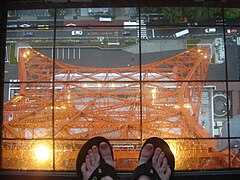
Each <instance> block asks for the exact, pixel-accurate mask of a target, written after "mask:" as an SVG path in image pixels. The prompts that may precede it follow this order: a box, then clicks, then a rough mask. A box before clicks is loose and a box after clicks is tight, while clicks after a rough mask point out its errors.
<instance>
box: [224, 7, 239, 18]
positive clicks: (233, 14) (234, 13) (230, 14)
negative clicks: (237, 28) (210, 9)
mask: <svg viewBox="0 0 240 180" xmlns="http://www.w3.org/2000/svg"><path fill="white" fill-rule="evenodd" d="M224 16H225V18H229V19H234V18H239V17H240V9H237V8H231V9H224Z"/></svg>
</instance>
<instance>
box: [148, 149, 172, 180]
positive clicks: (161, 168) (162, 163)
mask: <svg viewBox="0 0 240 180" xmlns="http://www.w3.org/2000/svg"><path fill="white" fill-rule="evenodd" d="M152 166H153V168H154V169H155V170H156V171H157V173H158V175H159V177H160V178H161V180H168V179H169V178H170V175H171V169H170V167H169V165H168V162H167V158H166V157H165V153H164V152H163V151H162V150H161V148H156V149H155V151H154V154H153V157H152Z"/></svg>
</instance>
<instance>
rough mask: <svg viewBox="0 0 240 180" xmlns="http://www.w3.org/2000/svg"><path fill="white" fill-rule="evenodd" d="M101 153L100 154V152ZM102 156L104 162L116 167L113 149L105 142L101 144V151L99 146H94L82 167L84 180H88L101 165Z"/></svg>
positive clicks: (106, 178)
mask: <svg viewBox="0 0 240 180" xmlns="http://www.w3.org/2000/svg"><path fill="white" fill-rule="evenodd" d="M99 151H100V152H99ZM100 154H101V156H102V158H103V160H104V161H105V162H106V163H107V164H109V165H111V166H112V167H114V162H113V159H112V154H111V149H110V147H109V145H108V144H107V143H105V142H102V143H100V146H99V150H98V148H97V146H93V147H92V149H90V150H89V151H88V155H87V156H86V158H85V163H83V164H82V166H81V171H82V174H83V180H88V179H89V178H90V176H91V175H92V173H93V172H94V171H95V169H96V168H97V167H98V166H99V165H100ZM103 179H105V180H111V179H112V178H111V177H109V176H106V177H103V178H102V180H103Z"/></svg>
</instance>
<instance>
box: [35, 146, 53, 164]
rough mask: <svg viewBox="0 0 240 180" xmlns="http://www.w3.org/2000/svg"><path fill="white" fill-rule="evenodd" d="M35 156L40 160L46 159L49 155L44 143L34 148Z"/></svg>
mask: <svg viewBox="0 0 240 180" xmlns="http://www.w3.org/2000/svg"><path fill="white" fill-rule="evenodd" d="M34 152H35V157H36V158H37V159H38V160H40V161H46V160H48V159H49V157H50V150H49V148H48V147H47V146H46V145H39V146H37V147H36V148H35V151H34Z"/></svg>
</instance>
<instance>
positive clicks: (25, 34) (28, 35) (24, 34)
mask: <svg viewBox="0 0 240 180" xmlns="http://www.w3.org/2000/svg"><path fill="white" fill-rule="evenodd" d="M33 35H34V33H33V32H31V31H27V32H23V36H24V37H31V36H33Z"/></svg>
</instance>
